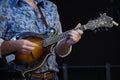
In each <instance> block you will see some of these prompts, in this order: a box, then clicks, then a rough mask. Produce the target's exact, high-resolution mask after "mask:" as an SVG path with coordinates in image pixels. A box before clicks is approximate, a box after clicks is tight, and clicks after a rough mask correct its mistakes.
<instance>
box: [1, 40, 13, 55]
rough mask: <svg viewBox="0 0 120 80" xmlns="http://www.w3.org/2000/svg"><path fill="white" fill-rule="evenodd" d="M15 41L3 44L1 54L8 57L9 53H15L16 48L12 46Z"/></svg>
mask: <svg viewBox="0 0 120 80" xmlns="http://www.w3.org/2000/svg"><path fill="white" fill-rule="evenodd" d="M13 43H14V41H4V42H3V43H2V44H1V54H2V55H7V54H9V53H12V52H15V47H14V45H12V44H13Z"/></svg>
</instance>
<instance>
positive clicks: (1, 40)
mask: <svg viewBox="0 0 120 80" xmlns="http://www.w3.org/2000/svg"><path fill="white" fill-rule="evenodd" d="M3 42H4V40H3V39H1V38H0V47H1V44H2V43H3ZM0 58H2V55H1V48H0Z"/></svg>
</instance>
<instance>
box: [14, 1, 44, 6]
mask: <svg viewBox="0 0 120 80" xmlns="http://www.w3.org/2000/svg"><path fill="white" fill-rule="evenodd" d="M12 1H13V5H14V6H17V4H18V2H19V1H20V0H12ZM21 1H25V0H21ZM36 1H37V2H38V3H39V2H42V1H43V2H45V1H46V0H36Z"/></svg>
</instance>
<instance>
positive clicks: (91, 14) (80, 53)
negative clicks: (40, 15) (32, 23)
mask: <svg viewBox="0 0 120 80" xmlns="http://www.w3.org/2000/svg"><path fill="white" fill-rule="evenodd" d="M52 1H53V2H54V3H56V5H57V6H58V11H59V14H60V19H61V23H62V26H63V31H66V30H69V29H72V28H74V27H75V26H76V25H77V23H79V22H80V23H81V24H82V25H84V24H86V23H87V22H88V21H89V20H94V19H96V18H97V17H99V14H103V13H107V15H108V16H110V17H112V18H113V19H114V20H115V21H116V22H117V23H119V24H120V0H52ZM57 61H58V63H59V67H60V73H59V76H60V79H61V80H120V76H119V75H120V26H113V27H112V28H107V30H106V29H104V28H102V29H101V28H100V29H96V30H86V31H84V34H83V36H82V39H81V40H80V41H79V43H77V44H75V45H74V46H73V50H72V52H71V54H70V55H69V56H67V57H65V58H59V57H58V58H57Z"/></svg>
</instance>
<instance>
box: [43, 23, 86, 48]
mask: <svg viewBox="0 0 120 80" xmlns="http://www.w3.org/2000/svg"><path fill="white" fill-rule="evenodd" d="M77 29H80V30H83V31H84V30H86V29H87V27H86V25H83V26H81V27H79V28H74V29H72V30H77ZM70 31H71V30H68V31H65V32H63V33H62V34H59V35H56V36H53V37H49V38H46V39H45V40H44V41H43V47H47V46H49V45H52V44H54V43H56V42H58V41H60V40H62V39H65V38H68V37H69V36H70V35H69V32H70Z"/></svg>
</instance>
